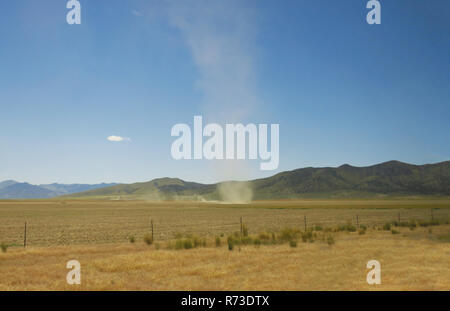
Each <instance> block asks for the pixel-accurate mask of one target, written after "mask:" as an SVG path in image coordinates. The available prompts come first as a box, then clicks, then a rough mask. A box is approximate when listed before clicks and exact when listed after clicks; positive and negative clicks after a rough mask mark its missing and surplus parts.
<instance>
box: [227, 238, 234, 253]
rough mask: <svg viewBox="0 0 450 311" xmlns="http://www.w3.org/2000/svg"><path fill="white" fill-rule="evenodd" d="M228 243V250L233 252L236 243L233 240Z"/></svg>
mask: <svg viewBox="0 0 450 311" xmlns="http://www.w3.org/2000/svg"><path fill="white" fill-rule="evenodd" d="M227 242H228V250H230V251H232V250H233V248H234V241H233V239H228V240H227Z"/></svg>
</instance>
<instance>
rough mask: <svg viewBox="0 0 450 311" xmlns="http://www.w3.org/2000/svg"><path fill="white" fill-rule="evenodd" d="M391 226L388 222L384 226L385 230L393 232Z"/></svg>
mask: <svg viewBox="0 0 450 311" xmlns="http://www.w3.org/2000/svg"><path fill="white" fill-rule="evenodd" d="M391 226H392V225H391V223H390V222H387V223H385V224H384V225H383V230H386V231H389V230H391Z"/></svg>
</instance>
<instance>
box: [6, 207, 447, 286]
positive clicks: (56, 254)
mask: <svg viewBox="0 0 450 311" xmlns="http://www.w3.org/2000/svg"><path fill="white" fill-rule="evenodd" d="M449 216H450V200H448V199H426V200H424V199H409V200H408V199H399V200H297V201H292V200H288V201H260V202H253V203H252V204H220V203H217V202H200V203H199V202H145V201H105V200H103V201H100V200H99V201H95V200H65V201H62V200H34V201H1V202H0V243H3V244H5V245H7V246H8V249H7V251H6V252H0V275H1V276H2V277H1V279H0V290H58V289H63V290H350V289H352V290H379V289H381V290H438V289H439V290H449V289H450V261H449V258H450V243H449V242H450V225H449V224H448V220H449ZM241 217H242V219H243V222H244V224H245V226H246V227H247V228H248V231H249V236H255V237H256V236H258V235H259V234H261V233H263V232H265V233H267V232H276V233H277V234H278V232H281V231H282V230H284V229H286V228H293V229H294V230H299V231H305V219H306V230H313V228H315V227H316V228H317V227H320V228H321V229H320V230H321V231H318V232H317V234H318V238H317V239H316V240H315V241H314V242H313V243H309V242H306V243H304V242H302V241H301V240H299V241H298V242H297V243H296V245H295V247H293V245H291V246H290V245H289V243H276V244H273V245H259V244H258V245H256V244H255V245H254V244H249V245H240V246H239V247H235V248H234V249H233V250H232V251H230V250H229V249H228V247H227V242H226V240H227V236H228V235H230V234H232V233H234V232H239V230H240V219H241ZM432 219H439V220H441V221H442V223H441V224H440V225H438V226H430V227H428V226H427V227H425V226H424V227H421V226H418V227H417V228H414V230H412V228H408V227H399V228H396V229H395V230H394V229H392V230H391V231H390V230H383V229H382V227H383V224H385V223H386V222H392V221H398V220H400V222H405V221H406V222H408V221H412V220H417V221H430V220H432ZM25 221H26V222H27V248H25V249H24V248H23V242H24V225H25ZM151 222H153V230H154V241H153V243H152V245H147V244H146V243H144V241H143V238H144V236H148V235H149V234H151ZM340 225H351V226H364V227H367V230H366V231H365V233H364V234H359V233H358V231H356V232H340V231H339V232H337V231H335V230H333V229H332V228H336V227H337V226H340ZM326 228H329V229H330V231H328V232H330V233H329V234H330V235H332V236H333V239H334V240H335V243H333V245H329V244H327V243H326V241H325V236H326V235H328V233H326V234H325V233H323V232H324V231H325V229H326ZM394 233H395V234H394ZM189 235H197V236H199V237H200V238H201V239H203V240H204V241H205V244H204V245H202V246H201V247H197V248H193V249H174V248H173V247H170V246H169V245H170V243H171V241H174V240H175V239H177V237H179V236H189ZM321 236H323V238H321ZM131 237H133V239H134V240H135V242H134V243H130V238H131ZM217 238H219V239H220V240H221V245H220V246H217V245H216V244H215V239H217ZM71 259H76V260H79V261H80V263H81V265H82V280H83V281H82V285H74V286H69V285H67V284H66V274H67V272H68V270H67V269H66V266H65V265H66V262H67V261H68V260H71ZM371 259H376V260H379V261H380V263H381V265H382V284H381V285H376V286H369V285H368V284H367V282H366V273H367V269H366V263H367V261H369V260H371Z"/></svg>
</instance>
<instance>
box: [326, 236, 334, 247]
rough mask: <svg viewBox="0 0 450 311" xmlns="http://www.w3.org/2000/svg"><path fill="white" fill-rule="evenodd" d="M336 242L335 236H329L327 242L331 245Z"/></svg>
mask: <svg viewBox="0 0 450 311" xmlns="http://www.w3.org/2000/svg"><path fill="white" fill-rule="evenodd" d="M334 243H335V241H334V237H333V236H332V235H329V236H327V244H328V245H330V246H331V245H334Z"/></svg>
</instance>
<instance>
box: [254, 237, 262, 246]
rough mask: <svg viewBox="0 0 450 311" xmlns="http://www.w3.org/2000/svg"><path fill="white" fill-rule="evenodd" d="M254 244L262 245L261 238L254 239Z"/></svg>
mask: <svg viewBox="0 0 450 311" xmlns="http://www.w3.org/2000/svg"><path fill="white" fill-rule="evenodd" d="M253 244H255V245H256V246H260V245H261V240H260V239H254V240H253Z"/></svg>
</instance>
